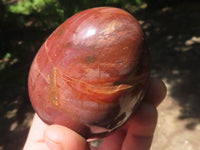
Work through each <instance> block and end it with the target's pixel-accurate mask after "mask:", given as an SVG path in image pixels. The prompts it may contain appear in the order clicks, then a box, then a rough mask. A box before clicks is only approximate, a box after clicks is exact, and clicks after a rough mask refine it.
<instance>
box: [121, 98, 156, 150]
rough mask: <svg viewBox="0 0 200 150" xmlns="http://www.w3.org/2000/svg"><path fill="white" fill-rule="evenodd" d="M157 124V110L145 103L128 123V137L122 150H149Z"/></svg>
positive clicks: (126, 126)
mask: <svg viewBox="0 0 200 150" xmlns="http://www.w3.org/2000/svg"><path fill="white" fill-rule="evenodd" d="M156 123H157V110H156V108H155V106H154V105H152V104H150V103H146V102H145V103H143V105H141V107H140V108H139V109H138V111H137V112H136V114H135V115H134V116H133V117H131V118H130V119H129V121H128V122H127V123H126V125H125V128H127V129H126V130H127V135H126V137H125V139H124V142H123V145H122V150H132V149H137V150H148V149H149V148H150V145H151V141H152V137H153V133H154V130H155V127H156Z"/></svg>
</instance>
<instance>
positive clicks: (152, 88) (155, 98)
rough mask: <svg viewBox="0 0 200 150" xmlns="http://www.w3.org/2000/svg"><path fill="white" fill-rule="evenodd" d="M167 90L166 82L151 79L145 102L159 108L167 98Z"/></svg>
mask: <svg viewBox="0 0 200 150" xmlns="http://www.w3.org/2000/svg"><path fill="white" fill-rule="evenodd" d="M166 92H167V88H166V86H165V84H164V82H163V81H162V80H160V79H153V78H152V79H151V81H150V84H149V88H148V90H147V93H146V95H145V97H144V101H146V102H150V103H152V104H153V105H154V106H155V107H157V106H158V105H159V104H160V103H161V102H162V100H163V99H164V98H165V96H166Z"/></svg>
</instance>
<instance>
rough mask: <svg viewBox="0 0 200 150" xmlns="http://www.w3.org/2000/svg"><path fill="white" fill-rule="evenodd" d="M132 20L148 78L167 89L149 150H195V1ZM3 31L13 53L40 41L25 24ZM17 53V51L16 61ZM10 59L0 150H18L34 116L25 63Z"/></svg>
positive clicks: (199, 129) (199, 8)
mask: <svg viewBox="0 0 200 150" xmlns="http://www.w3.org/2000/svg"><path fill="white" fill-rule="evenodd" d="M130 9H132V8H130ZM133 14H134V12H133ZM134 16H136V18H137V19H138V20H139V22H140V24H141V25H142V27H143V29H144V31H145V33H146V35H147V41H148V45H149V49H150V51H151V61H152V66H151V67H152V69H151V75H152V77H157V78H160V79H163V81H164V82H165V83H166V85H167V87H168V93H167V97H166V99H165V101H164V102H163V103H162V104H161V105H160V106H159V107H158V112H159V118H158V125H157V128H156V132H155V136H154V140H153V143H152V147H151V150H161V149H162V150H200V143H199V141H200V109H199V107H200V100H199V97H200V90H199V89H200V83H199V77H200V68H199V66H200V61H199V60H200V2H198V1H191V2H189V1H188V2H183V3H181V4H178V5H175V6H169V7H164V8H162V9H158V10H155V11H148V10H146V11H143V10H142V11H139V12H137V13H135V14H134ZM14 27H15V26H14ZM4 28H5V29H6V30H5V31H3V30H0V33H1V34H0V41H9V40H10V41H11V42H10V44H9V45H11V46H13V47H15V48H19V50H20V49H22V48H27V47H28V48H29V50H32V49H36V48H37V49H38V48H39V46H40V44H41V43H40V42H38V41H37V40H35V39H37V38H38V37H39V36H40V35H41V33H42V34H43V33H46V30H43V31H40V30H38V28H36V27H34V28H31V27H30V26H29V27H27V28H25V29H21V31H19V29H17V32H16V31H15V28H12V25H11V26H8V29H7V25H6V26H4ZM36 29H37V30H36ZM31 33H32V34H33V33H34V36H30V35H31ZM46 34H47V33H46ZM1 35H3V36H2V37H1ZM6 35H9V36H7V37H6ZM19 35H20V36H19ZM43 38H45V37H43ZM34 40H35V43H34ZM43 40H44V39H43ZM40 41H41V39H40ZM4 43H5V42H3V44H2V43H0V44H2V45H3V46H2V45H1V46H2V47H3V48H5V45H4ZM7 43H9V42H7ZM29 44H30V45H29ZM32 45H34V46H32ZM11 46H10V47H6V48H7V49H10V48H12V47H11ZM27 53H30V51H27ZM21 55H22V54H20V51H19V54H16V57H18V56H21ZM7 57H8V56H7ZM13 57H14V58H13ZM13 57H11V58H13V59H9V60H8V59H7V58H6V57H5V58H4V59H0V67H2V66H3V65H4V64H9V65H10V66H11V65H12V64H16V65H13V66H11V67H8V68H6V69H4V70H0V81H1V82H0V99H1V101H0V112H1V114H0V133H1V137H0V150H13V149H16V150H18V149H22V147H23V144H24V142H25V139H26V136H27V133H28V130H29V127H30V125H31V120H32V117H33V113H34V111H33V109H32V107H31V105H30V102H29V98H28V92H27V85H26V84H27V83H24V82H26V80H25V81H24V78H27V75H28V68H29V66H30V63H29V64H23V63H24V62H20V60H16V58H15V56H13ZM26 57H29V56H26ZM31 57H33V56H31ZM21 58H24V57H21ZM17 61H18V62H17ZM24 72H25V73H24ZM11 143H12V144H11Z"/></svg>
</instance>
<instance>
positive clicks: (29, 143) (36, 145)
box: [24, 114, 48, 150]
mask: <svg viewBox="0 0 200 150" xmlns="http://www.w3.org/2000/svg"><path fill="white" fill-rule="evenodd" d="M47 126H48V125H47V124H45V123H44V122H43V121H42V120H41V119H40V118H39V117H38V115H37V114H35V116H34V118H33V123H32V126H31V128H30V131H29V135H28V138H27V140H26V143H25V145H24V150H40V149H42V150H48V147H47V145H46V144H45V143H44V141H43V134H42V133H43V132H44V130H45V129H46V127H47Z"/></svg>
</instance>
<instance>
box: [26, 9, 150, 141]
mask: <svg viewBox="0 0 200 150" xmlns="http://www.w3.org/2000/svg"><path fill="white" fill-rule="evenodd" d="M148 57H149V56H148V48H147V46H146V43H145V39H144V33H143V31H142V29H141V27H140V25H139V23H138V22H137V20H136V19H135V18H134V17H133V16H132V15H130V14H129V13H127V12H126V11H124V10H122V9H118V8H112V7H99V8H92V9H88V10H85V11H82V12H80V13H78V14H76V15H74V16H73V17H71V18H69V19H68V20H66V21H65V22H64V23H63V24H61V25H60V26H59V27H58V28H57V29H56V30H55V31H54V32H53V33H52V34H51V35H50V36H49V38H48V39H47V40H46V41H45V43H44V44H43V45H42V47H41V48H40V50H39V51H38V53H37V55H36V57H35V59H34V61H33V63H32V66H31V69H30V74H29V81H28V87H29V95H30V99H31V102H32V105H33V107H34V109H35V111H36V112H37V114H38V115H39V116H40V118H41V119H42V120H43V121H44V122H46V123H48V124H60V125H64V126H66V127H68V128H71V129H73V130H74V131H76V132H77V133H79V134H80V135H82V136H83V137H85V138H86V139H89V140H92V139H96V138H101V137H103V136H106V135H107V134H108V133H110V132H112V131H113V130H115V129H117V128H118V127H120V126H121V125H122V124H123V123H124V122H125V121H126V120H127V119H128V118H129V117H130V115H131V114H132V112H133V110H134V109H135V106H136V105H137V104H138V103H139V102H140V100H141V99H142V98H143V95H144V92H145V89H146V87H147V84H148V78H149V59H148Z"/></svg>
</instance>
